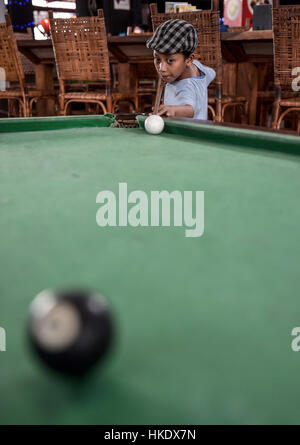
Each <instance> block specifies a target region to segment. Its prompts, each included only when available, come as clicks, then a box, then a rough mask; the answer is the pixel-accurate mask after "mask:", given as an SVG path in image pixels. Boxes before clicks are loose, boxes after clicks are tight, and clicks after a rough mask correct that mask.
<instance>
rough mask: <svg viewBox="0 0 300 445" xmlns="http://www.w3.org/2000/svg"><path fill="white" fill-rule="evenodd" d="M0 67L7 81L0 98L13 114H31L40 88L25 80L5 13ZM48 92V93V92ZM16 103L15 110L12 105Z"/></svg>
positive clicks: (1, 38)
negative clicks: (6, 101)
mask: <svg viewBox="0 0 300 445" xmlns="http://www.w3.org/2000/svg"><path fill="white" fill-rule="evenodd" d="M0 67H1V77H2V79H3V81H5V82H9V86H8V87H7V84H6V86H5V89H4V91H1V90H0V99H7V100H8V104H9V107H8V109H9V111H13V113H12V114H13V115H17V116H24V117H27V116H31V115H32V106H33V103H34V102H37V101H38V99H40V98H41V97H45V95H43V94H42V92H41V90H38V89H34V88H30V87H29V86H28V85H27V84H26V82H25V75H24V70H23V66H22V63H21V59H20V54H19V51H18V47H17V43H16V39H15V36H14V32H13V29H12V26H11V21H10V17H9V15H7V14H6V15H5V23H0ZM49 94H50V93H49ZM15 104H17V105H18V106H17V109H16V110H15V107H14V105H15Z"/></svg>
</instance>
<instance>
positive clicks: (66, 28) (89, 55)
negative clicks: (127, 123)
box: [49, 9, 137, 115]
mask: <svg viewBox="0 0 300 445" xmlns="http://www.w3.org/2000/svg"><path fill="white" fill-rule="evenodd" d="M49 19H50V29H51V37H52V43H53V49H54V55H55V61H56V66H57V73H58V79H59V110H60V114H62V115H66V114H67V112H68V107H69V105H70V104H71V103H74V102H76V103H78V102H83V103H89V104H91V103H93V104H97V105H98V106H99V107H100V108H101V109H102V111H103V113H106V112H113V110H114V108H115V106H116V104H117V102H118V101H120V100H130V101H131V102H132V103H133V107H134V108H135V109H137V96H136V94H135V93H132V94H130V93H129V92H125V93H121V92H115V91H112V88H111V74H110V65H109V56H108V48H107V39H106V30H105V23H104V17H103V11H102V10H101V9H99V10H98V17H81V18H70V19H54V18H53V13H52V11H50V13H49ZM83 86H84V88H83Z"/></svg>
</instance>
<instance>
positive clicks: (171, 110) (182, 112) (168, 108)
mask: <svg viewBox="0 0 300 445" xmlns="http://www.w3.org/2000/svg"><path fill="white" fill-rule="evenodd" d="M152 110H153V108H152ZM157 114H158V116H166V117H194V108H193V107H192V106H191V105H160V106H159V108H158V112H157Z"/></svg>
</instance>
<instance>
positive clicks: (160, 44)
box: [146, 19, 198, 54]
mask: <svg viewBox="0 0 300 445" xmlns="http://www.w3.org/2000/svg"><path fill="white" fill-rule="evenodd" d="M197 45H198V37H197V32H196V30H195V28H194V27H193V25H191V24H190V23H188V22H186V21H185V20H179V19H175V20H168V21H167V22H164V23H162V24H161V25H159V27H158V28H157V29H156V30H155V32H154V34H153V36H152V37H151V38H150V39H149V40H148V41H147V43H146V46H147V48H150V49H153V51H157V52H159V53H163V54H175V53H183V52H189V53H193V52H194V51H195V49H196V48H197Z"/></svg>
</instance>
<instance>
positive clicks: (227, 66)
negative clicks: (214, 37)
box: [17, 30, 273, 125]
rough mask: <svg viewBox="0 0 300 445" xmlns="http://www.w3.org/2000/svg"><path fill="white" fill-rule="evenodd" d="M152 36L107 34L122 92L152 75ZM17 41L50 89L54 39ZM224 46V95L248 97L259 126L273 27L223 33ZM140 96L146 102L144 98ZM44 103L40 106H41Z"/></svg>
mask: <svg viewBox="0 0 300 445" xmlns="http://www.w3.org/2000/svg"><path fill="white" fill-rule="evenodd" d="M148 39H149V36H148V35H144V34H136V35H130V36H108V37H107V44H108V52H109V60H110V64H111V66H112V67H113V69H114V70H115V72H116V73H117V87H118V91H121V92H125V91H128V92H130V91H132V90H134V88H135V85H136V79H137V78H138V79H140V77H139V76H142V77H141V78H144V77H148V74H147V76H144V73H148V71H149V73H150V78H152V75H153V74H152V73H153V70H154V66H153V52H152V51H151V50H150V49H148V48H147V47H146V41H147V40H148ZM17 43H18V48H19V51H20V52H21V53H22V54H24V55H25V56H26V57H27V58H29V59H30V60H31V61H32V62H33V63H34V64H35V71H36V79H37V82H38V83H39V88H41V89H43V88H46V87H48V88H50V87H51V85H53V72H54V69H53V68H54V65H55V59H54V54H53V48H52V42H51V40H30V41H28V40H19V41H18V42H17ZM221 49H222V56H223V89H222V90H223V94H224V95H227V94H229V95H239V96H245V97H247V98H248V101H249V123H251V124H252V125H255V123H256V120H257V117H256V115H257V92H258V91H264V90H266V89H267V87H268V85H269V83H270V81H273V33H272V31H271V30H266V31H242V32H241V31H235V32H222V33H221ZM266 66H267V67H268V69H266ZM140 67H141V69H140ZM140 71H143V72H144V73H142V74H141V73H140ZM269 73H272V74H271V78H268V77H265V76H266V75H268V76H269ZM151 87H152V85H150V88H151ZM138 99H139V101H142V100H143V97H142V96H141V97H140V98H138ZM145 99H148V98H146V97H145ZM41 102H42V101H39V102H38V104H37V105H38V106H40V103H41ZM48 108H49V102H48ZM48 112H49V111H48ZM228 114H229V113H228V112H227V115H228ZM227 115H225V117H226V118H227Z"/></svg>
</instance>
